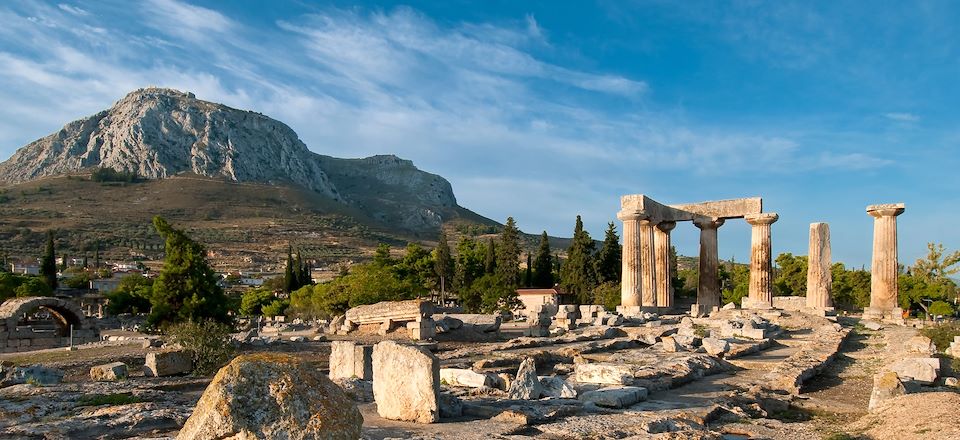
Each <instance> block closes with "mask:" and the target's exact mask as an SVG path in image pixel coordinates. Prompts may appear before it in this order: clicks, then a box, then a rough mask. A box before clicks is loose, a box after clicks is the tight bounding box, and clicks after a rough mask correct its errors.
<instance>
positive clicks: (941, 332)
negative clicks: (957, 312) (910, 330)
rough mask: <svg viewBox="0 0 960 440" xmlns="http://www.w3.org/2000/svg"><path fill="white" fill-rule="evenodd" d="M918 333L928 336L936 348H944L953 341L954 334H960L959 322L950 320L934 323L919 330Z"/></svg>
mask: <svg viewBox="0 0 960 440" xmlns="http://www.w3.org/2000/svg"><path fill="white" fill-rule="evenodd" d="M920 334H922V335H924V336H926V337H928V338H930V340H932V341H933V343H934V344H936V345H937V350H945V349H946V348H947V347H949V346H950V343H951V342H953V337H954V336H960V323H957V322H950V323H943V324H938V325H934V326H932V327H927V328H925V329H922V330H920Z"/></svg>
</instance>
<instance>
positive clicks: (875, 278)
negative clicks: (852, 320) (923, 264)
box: [863, 203, 906, 321]
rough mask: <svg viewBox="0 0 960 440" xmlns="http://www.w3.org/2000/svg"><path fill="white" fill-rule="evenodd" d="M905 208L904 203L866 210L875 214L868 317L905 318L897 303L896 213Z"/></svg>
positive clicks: (864, 312) (874, 206)
mask: <svg viewBox="0 0 960 440" xmlns="http://www.w3.org/2000/svg"><path fill="white" fill-rule="evenodd" d="M905 210H906V206H905V205H904V204H903V203H889V204H883V205H870V206H867V214H869V215H870V216H871V217H873V260H872V264H871V270H870V277H871V278H870V307H867V308H866V309H865V310H864V311H863V317H864V318H865V319H877V320H879V319H889V320H894V321H901V320H902V319H903V316H902V311H901V310H900V307H899V306H898V305H897V295H898V294H899V290H898V288H897V277H898V263H899V262H898V261H897V216H898V215H900V214H903V211H905Z"/></svg>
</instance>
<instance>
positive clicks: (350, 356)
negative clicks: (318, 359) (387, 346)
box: [330, 341, 373, 380]
mask: <svg viewBox="0 0 960 440" xmlns="http://www.w3.org/2000/svg"><path fill="white" fill-rule="evenodd" d="M351 377H356V378H358V379H362V380H373V347H372V346H370V345H357V344H356V343H355V342H353V341H333V342H331V343H330V378H331V379H349V378H351Z"/></svg>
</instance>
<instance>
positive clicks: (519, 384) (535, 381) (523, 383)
mask: <svg viewBox="0 0 960 440" xmlns="http://www.w3.org/2000/svg"><path fill="white" fill-rule="evenodd" d="M507 394H508V395H509V397H510V398H511V399H523V400H530V399H539V398H540V396H541V395H543V385H541V384H540V378H538V377H537V364H536V362H535V361H534V360H533V358H530V357H528V358H526V359H524V360H523V362H521V363H520V369H519V370H517V377H516V378H515V379H514V380H513V382H512V383H510V391H508V393H507Z"/></svg>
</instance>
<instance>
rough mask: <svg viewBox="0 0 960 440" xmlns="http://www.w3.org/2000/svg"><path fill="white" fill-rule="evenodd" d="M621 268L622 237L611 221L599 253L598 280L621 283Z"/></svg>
mask: <svg viewBox="0 0 960 440" xmlns="http://www.w3.org/2000/svg"><path fill="white" fill-rule="evenodd" d="M621 269H622V267H621V257H620V237H618V236H617V227H616V226H615V225H614V224H613V222H610V223H608V224H607V233H606V235H605V236H604V238H603V246H602V247H601V248H600V253H599V254H598V255H597V280H598V281H599V282H600V283H605V282H610V283H619V282H620V275H621Z"/></svg>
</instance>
